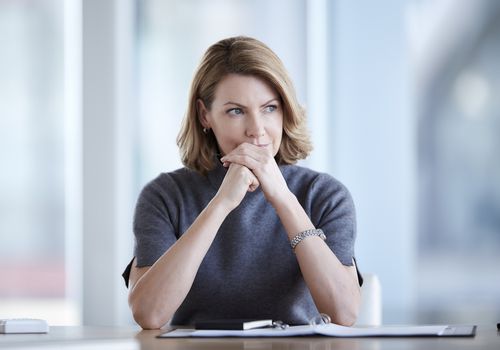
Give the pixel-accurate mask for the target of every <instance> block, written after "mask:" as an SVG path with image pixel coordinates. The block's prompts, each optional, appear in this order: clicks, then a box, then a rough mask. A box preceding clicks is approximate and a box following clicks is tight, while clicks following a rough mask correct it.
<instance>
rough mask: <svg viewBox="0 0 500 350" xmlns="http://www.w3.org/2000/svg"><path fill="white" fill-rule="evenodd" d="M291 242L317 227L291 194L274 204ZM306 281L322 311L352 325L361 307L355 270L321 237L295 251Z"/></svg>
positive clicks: (310, 240) (301, 244)
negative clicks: (342, 261) (296, 236)
mask: <svg viewBox="0 0 500 350" xmlns="http://www.w3.org/2000/svg"><path fill="white" fill-rule="evenodd" d="M275 208H276V211H277V213H278V216H279V217H280V219H281V222H282V223H283V225H284V227H285V230H286V231H287V234H288V238H289V239H290V240H291V239H292V238H293V237H294V236H295V235H296V234H298V233H300V232H302V231H305V230H308V229H312V228H314V225H313V224H312V222H311V220H310V219H309V217H308V216H307V214H306V213H305V211H304V209H303V208H302V206H301V205H300V203H299V202H298V200H297V198H296V197H295V196H294V195H293V194H291V193H290V195H289V196H288V198H287V199H286V200H283V201H281V202H280V203H279V204H276V205H275ZM295 253H296V257H297V261H298V263H299V266H300V270H301V272H302V275H303V277H304V280H305V282H306V284H307V286H308V288H309V290H310V292H311V295H312V297H313V300H314V303H315V304H316V307H317V308H318V310H319V311H320V312H323V313H326V314H328V315H329V316H330V317H331V318H332V321H333V322H334V323H338V324H343V325H352V324H353V323H354V322H355V320H356V317H357V313H358V309H359V304H360V298H361V296H360V290H359V284H358V281H357V278H356V272H355V270H354V268H352V267H347V266H344V265H343V264H342V263H341V262H340V261H339V260H338V258H337V257H336V256H335V254H334V253H333V252H332V251H331V250H330V248H329V247H328V246H327V245H326V244H325V242H323V241H322V240H321V238H319V237H316V236H314V237H308V238H306V239H304V240H303V241H302V242H300V243H299V244H298V245H297V247H296V248H295Z"/></svg>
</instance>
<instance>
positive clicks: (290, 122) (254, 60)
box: [177, 36, 312, 174]
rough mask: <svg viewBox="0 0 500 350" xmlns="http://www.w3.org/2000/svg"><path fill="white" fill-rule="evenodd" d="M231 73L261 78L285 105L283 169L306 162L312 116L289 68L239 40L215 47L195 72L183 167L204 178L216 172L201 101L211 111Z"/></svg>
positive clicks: (260, 46) (261, 47) (255, 44)
mask: <svg viewBox="0 0 500 350" xmlns="http://www.w3.org/2000/svg"><path fill="white" fill-rule="evenodd" d="M228 74H242V75H251V76H255V77H258V78H260V79H263V80H264V81H266V82H267V83H268V84H270V86H271V87H273V88H274V89H275V90H276V91H277V93H278V94H279V96H280V98H281V103H282V105H283V135H282V140H281V145H280V148H279V150H278V153H277V155H276V157H275V159H276V161H277V162H278V164H294V163H296V162H297V160H299V159H304V158H306V157H307V156H308V155H309V153H310V152H311V150H312V145H311V141H310V138H309V133H308V130H307V125H306V115H305V111H304V109H303V108H302V107H301V106H300V104H299V103H298V101H297V97H296V93H295V89H294V87H293V83H292V81H291V79H290V77H289V76H288V73H287V71H286V69H285V67H284V65H283V63H282V62H281V60H280V59H279V57H278V56H277V55H276V54H275V53H274V52H273V51H272V50H271V49H270V48H269V47H267V46H266V45H265V44H264V43H262V42H260V41H258V40H256V39H253V38H249V37H243V36H238V37H233V38H228V39H224V40H221V41H219V42H217V43H215V44H214V45H212V46H211V47H209V48H208V50H207V52H206V53H205V55H204V56H203V58H202V60H201V62H200V64H199V66H198V68H197V70H196V72H195V75H194V78H193V81H192V84H191V88H190V92H189V104H188V107H187V111H186V114H185V116H184V119H183V121H182V126H181V130H180V132H179V135H178V136H177V145H178V146H179V149H180V154H181V160H182V163H183V164H184V165H185V166H186V167H188V168H190V169H194V170H196V171H198V172H200V173H202V174H206V173H207V172H208V171H210V170H212V169H213V168H214V166H215V159H216V158H215V157H216V155H217V152H218V146H217V140H216V139H215V136H214V134H213V132H212V131H209V132H208V133H204V132H203V125H202V124H201V122H200V119H199V115H198V112H199V111H198V110H197V100H198V99H200V100H201V101H203V103H204V105H205V106H206V108H207V109H208V110H210V109H211V107H212V102H213V100H214V95H215V90H216V87H217V84H219V82H220V81H221V80H222V78H224V77H225V76H226V75H228Z"/></svg>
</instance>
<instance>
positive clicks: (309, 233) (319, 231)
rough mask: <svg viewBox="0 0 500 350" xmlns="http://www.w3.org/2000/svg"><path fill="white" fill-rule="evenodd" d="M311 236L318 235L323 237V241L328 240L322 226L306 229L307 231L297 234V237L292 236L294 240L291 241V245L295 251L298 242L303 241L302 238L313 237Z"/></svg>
mask: <svg viewBox="0 0 500 350" xmlns="http://www.w3.org/2000/svg"><path fill="white" fill-rule="evenodd" d="M311 236H318V237H319V238H321V239H322V240H323V241H324V240H326V236H325V233H324V232H323V230H322V229H320V228H315V229H311V230H306V231H303V232H301V233H299V234H297V235H296V236H295V237H293V238H292V240H291V241H290V246H291V247H292V249H293V250H294V251H295V247H296V246H297V244H299V243H300V242H302V240H303V239H304V238H306V237H311Z"/></svg>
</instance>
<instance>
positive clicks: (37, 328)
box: [0, 318, 49, 334]
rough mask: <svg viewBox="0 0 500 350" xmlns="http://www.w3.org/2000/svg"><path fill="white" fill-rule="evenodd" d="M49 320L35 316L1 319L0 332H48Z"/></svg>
mask: <svg viewBox="0 0 500 350" xmlns="http://www.w3.org/2000/svg"><path fill="white" fill-rule="evenodd" d="M48 332H49V325H48V324H47V321H45V320H40V319H33V318H13V319H3V320H0V333H3V334H7V333H48Z"/></svg>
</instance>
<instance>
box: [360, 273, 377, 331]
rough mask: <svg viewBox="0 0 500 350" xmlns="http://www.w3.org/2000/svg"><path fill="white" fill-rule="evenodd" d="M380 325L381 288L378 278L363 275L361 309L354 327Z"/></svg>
mask: <svg viewBox="0 0 500 350" xmlns="http://www.w3.org/2000/svg"><path fill="white" fill-rule="evenodd" d="M381 325H382V288H381V286H380V280H379V279H378V276H377V275H375V274H371V273H366V274H365V273H364V274H363V286H362V287H361V307H360V309H359V315H358V319H357V321H356V326H381Z"/></svg>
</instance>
